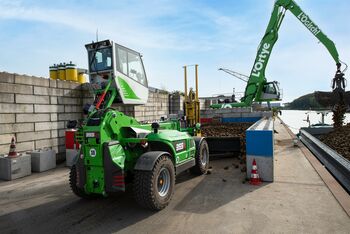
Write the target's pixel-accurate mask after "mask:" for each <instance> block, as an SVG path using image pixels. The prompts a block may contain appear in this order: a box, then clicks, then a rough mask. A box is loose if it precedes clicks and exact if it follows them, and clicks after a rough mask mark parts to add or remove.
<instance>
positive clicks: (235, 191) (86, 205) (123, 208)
mask: <svg viewBox="0 0 350 234" xmlns="http://www.w3.org/2000/svg"><path fill="white" fill-rule="evenodd" d="M274 126H275V130H276V131H277V132H278V134H277V133H275V135H274V137H275V145H274V147H275V148H274V150H275V158H274V160H275V164H274V165H275V166H274V168H275V171H274V182H273V183H266V182H264V183H262V184H261V185H260V186H253V185H250V184H249V183H244V184H243V183H242V181H243V180H244V177H245V174H244V173H242V172H241V171H240V170H239V169H238V168H235V166H233V164H234V165H236V164H238V163H239V162H238V159H235V158H226V159H222V158H221V159H216V160H215V159H212V161H211V164H210V165H211V166H212V169H211V172H212V173H211V174H207V175H203V176H199V177H193V176H192V175H190V174H189V173H188V172H184V173H183V174H181V175H180V176H179V177H178V178H177V182H176V191H175V194H174V197H173V199H172V202H171V203H170V204H169V206H168V207H167V208H166V209H164V210H162V211H160V212H152V211H148V210H145V209H142V208H140V207H139V206H138V205H137V204H136V203H135V201H134V200H133V198H132V193H131V192H127V193H120V194H117V195H115V196H113V197H110V198H106V199H97V200H90V201H87V200H81V199H79V198H77V197H76V196H75V195H74V194H73V193H72V192H71V190H70V188H69V185H68V183H67V180H68V174H69V169H68V168H66V167H63V165H61V166H59V167H58V168H56V169H54V170H50V171H47V172H43V173H40V174H38V173H34V174H32V175H31V176H29V177H24V178H21V179H17V180H14V181H8V182H5V181H1V182H0V198H1V199H0V207H1V209H0V230H2V232H4V233H9V232H11V233H26V232H28V230H30V231H31V232H33V233H39V232H41V233H42V232H52V231H54V232H64V233H86V232H94V233H101V232H104V233H106V232H108V233H111V232H117V231H120V232H122V233H139V232H150V233H166V232H181V233H184V232H189V231H190V232H193V233H203V232H204V233H205V232H211V233H212V232H217V233H223V232H234V233H257V232H265V233H272V232H274V233H276V232H277V233H286V232H289V233H301V232H304V233H320V232H322V233H334V232H336V233H347V232H348V231H349V230H350V222H349V216H348V215H347V214H346V212H345V211H344V209H343V208H342V207H341V206H340V204H339V203H338V201H337V200H336V199H335V197H334V196H333V195H332V193H331V192H330V190H329V189H328V187H327V186H326V184H325V183H324V182H323V180H322V179H321V178H320V176H319V175H318V174H317V172H316V171H315V169H314V168H313V167H312V166H311V164H310V163H309V161H308V160H307V158H306V157H305V155H304V153H303V152H302V151H301V149H300V148H299V147H294V146H293V141H292V137H291V135H290V134H289V133H288V131H287V129H286V127H285V126H284V125H282V124H281V123H280V121H279V120H276V121H275V123H274ZM227 167H228V168H227ZM225 169H226V170H225Z"/></svg>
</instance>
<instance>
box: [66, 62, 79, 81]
mask: <svg viewBox="0 0 350 234" xmlns="http://www.w3.org/2000/svg"><path fill="white" fill-rule="evenodd" d="M66 80H70V81H73V82H78V70H77V66H76V65H75V64H73V63H72V62H70V63H68V64H67V65H66Z"/></svg>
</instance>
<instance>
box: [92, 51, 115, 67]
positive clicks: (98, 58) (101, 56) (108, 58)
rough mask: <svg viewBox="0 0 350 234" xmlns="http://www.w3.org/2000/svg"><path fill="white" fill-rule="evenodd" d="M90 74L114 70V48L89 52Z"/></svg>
mask: <svg viewBox="0 0 350 234" xmlns="http://www.w3.org/2000/svg"><path fill="white" fill-rule="evenodd" d="M89 69H90V72H99V71H105V70H111V69H112V47H106V48H101V49H97V50H92V51H90V52H89Z"/></svg>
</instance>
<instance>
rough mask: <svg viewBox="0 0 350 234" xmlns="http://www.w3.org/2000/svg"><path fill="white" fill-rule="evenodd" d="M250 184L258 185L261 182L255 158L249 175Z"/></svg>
mask: <svg viewBox="0 0 350 234" xmlns="http://www.w3.org/2000/svg"><path fill="white" fill-rule="evenodd" d="M249 183H250V184H252V185H259V184H261V180H260V177H259V174H258V166H257V165H256V162H255V159H254V160H253V164H252V173H251V175H250V182H249Z"/></svg>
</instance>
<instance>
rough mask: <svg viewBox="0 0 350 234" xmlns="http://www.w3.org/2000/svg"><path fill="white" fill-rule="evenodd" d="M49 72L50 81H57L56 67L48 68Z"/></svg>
mask: <svg viewBox="0 0 350 234" xmlns="http://www.w3.org/2000/svg"><path fill="white" fill-rule="evenodd" d="M49 70H50V79H53V80H57V78H58V67H57V65H56V64H54V65H53V66H50V67H49Z"/></svg>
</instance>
